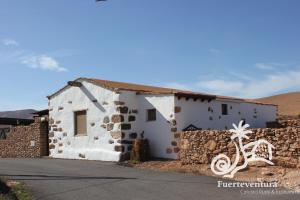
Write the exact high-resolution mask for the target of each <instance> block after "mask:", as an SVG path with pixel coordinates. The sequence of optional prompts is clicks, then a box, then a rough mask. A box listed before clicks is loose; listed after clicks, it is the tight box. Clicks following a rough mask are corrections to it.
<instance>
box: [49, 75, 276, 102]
mask: <svg viewBox="0 0 300 200" xmlns="http://www.w3.org/2000/svg"><path fill="white" fill-rule="evenodd" d="M79 80H85V81H87V82H90V83H93V84H95V85H99V86H102V87H104V88H108V89H112V90H129V91H136V92H137V93H142V94H174V95H176V96H178V97H186V98H200V99H209V100H212V99H224V100H231V101H238V102H249V103H255V104H262V105H265V104H264V103H261V102H258V101H256V100H251V99H241V98H234V97H227V96H217V95H212V94H207V93H200V92H193V91H188V90H179V89H173V88H165V87H155V86H148V85H141V84H134V83H125V82H117V81H109V80H101V79H92V78H79V79H76V80H75V82H76V81H79ZM63 89H64V88H62V89H61V90H63ZM61 90H59V91H58V92H56V93H54V94H53V95H55V94H57V93H59V92H60V91H61ZM53 95H50V96H49V97H48V98H51V97H52V96H53ZM266 105H273V104H266Z"/></svg>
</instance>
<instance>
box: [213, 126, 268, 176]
mask: <svg viewBox="0 0 300 200" xmlns="http://www.w3.org/2000/svg"><path fill="white" fill-rule="evenodd" d="M232 125H233V127H234V129H230V130H229V131H230V132H231V133H233V135H232V136H231V140H232V142H233V143H234V145H235V149H236V154H235V155H236V156H235V159H234V162H233V163H232V164H231V161H230V158H229V157H228V156H227V155H225V154H219V155H217V156H216V157H214V158H213V160H212V162H211V165H210V168H211V170H212V171H213V172H214V173H215V174H216V175H223V177H228V178H233V176H234V174H235V173H236V172H237V171H239V170H241V169H244V168H246V167H247V165H248V163H249V162H253V161H262V162H266V163H268V164H270V165H274V163H273V162H272V161H271V160H272V148H274V146H273V145H272V144H271V143H269V142H268V141H266V140H264V139H259V140H257V141H254V142H249V143H247V144H245V145H244V144H243V139H249V137H248V136H247V134H250V133H252V131H250V130H247V128H248V127H249V124H244V125H243V121H240V122H239V125H238V126H236V125H235V124H232ZM236 140H237V141H236ZM262 146H267V151H268V154H267V158H265V157H263V156H260V155H257V154H256V152H257V150H258V149H259V148H260V147H262ZM249 149H250V151H249ZM240 154H241V155H242V156H243V158H244V163H243V164H242V165H240V166H238V163H239V160H240V156H241V155H240Z"/></svg>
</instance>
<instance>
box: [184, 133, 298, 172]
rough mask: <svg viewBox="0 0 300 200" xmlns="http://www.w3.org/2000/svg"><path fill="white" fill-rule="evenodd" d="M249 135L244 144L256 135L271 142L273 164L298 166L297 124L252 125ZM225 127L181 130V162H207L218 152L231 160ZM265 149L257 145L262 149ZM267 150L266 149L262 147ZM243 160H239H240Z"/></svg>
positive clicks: (232, 156)
mask: <svg viewBox="0 0 300 200" xmlns="http://www.w3.org/2000/svg"><path fill="white" fill-rule="evenodd" d="M252 131H253V133H252V134H248V136H249V139H247V140H245V139H244V140H243V144H244V145H245V144H247V143H249V142H251V141H254V140H258V139H265V140H267V141H268V142H270V143H271V144H273V145H274V147H275V149H273V159H272V161H273V162H274V163H275V165H279V166H285V167H299V168H300V128H299V127H286V128H278V129H271V128H265V129H252ZM231 135H232V133H230V132H229V131H227V130H201V131H188V132H182V133H180V152H179V154H178V156H179V159H180V160H181V162H182V163H183V164H203V163H205V164H210V163H211V161H212V159H213V158H214V157H215V156H217V155H218V154H220V153H223V154H225V155H227V156H228V157H229V158H230V159H231V162H232V161H233V160H234V159H235V153H236V150H235V145H234V143H233V142H232V141H231V139H230V136H231ZM265 150H266V149H260V150H259V151H258V152H257V153H258V154H259V153H261V152H260V151H265ZM265 152H266V151H265ZM241 161H242V160H241Z"/></svg>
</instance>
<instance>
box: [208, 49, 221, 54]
mask: <svg viewBox="0 0 300 200" xmlns="http://www.w3.org/2000/svg"><path fill="white" fill-rule="evenodd" d="M209 52H210V53H213V54H218V53H221V50H220V49H215V48H211V49H209Z"/></svg>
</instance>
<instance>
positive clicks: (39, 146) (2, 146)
mask: <svg viewBox="0 0 300 200" xmlns="http://www.w3.org/2000/svg"><path fill="white" fill-rule="evenodd" d="M47 135H48V123H47V122H40V121H39V119H36V120H35V122H34V123H32V124H31V125H28V126H16V127H13V128H11V130H10V133H9V134H8V137H7V138H6V139H3V140H0V157H1V158H8V157H11V158H14V157H41V156H46V155H47V154H48V136H47Z"/></svg>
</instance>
